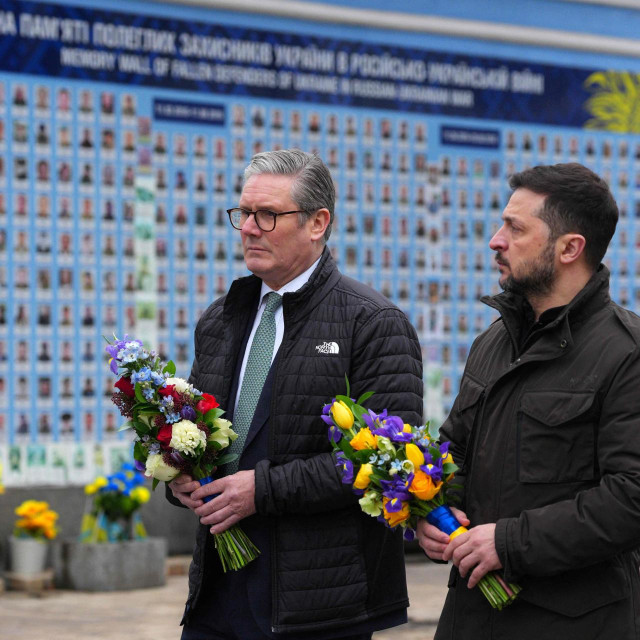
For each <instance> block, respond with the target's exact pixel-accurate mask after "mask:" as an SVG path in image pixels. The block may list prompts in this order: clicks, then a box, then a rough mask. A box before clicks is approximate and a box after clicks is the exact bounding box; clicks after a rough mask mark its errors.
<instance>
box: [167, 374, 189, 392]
mask: <svg viewBox="0 0 640 640" xmlns="http://www.w3.org/2000/svg"><path fill="white" fill-rule="evenodd" d="M166 383H167V385H172V386H173V387H175V388H176V391H177V392H178V393H186V392H187V391H189V392H191V391H192V390H193V387H192V386H191V385H190V384H189V383H188V382H187V381H186V380H185V379H184V378H167V380H166Z"/></svg>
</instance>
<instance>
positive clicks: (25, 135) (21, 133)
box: [13, 120, 29, 144]
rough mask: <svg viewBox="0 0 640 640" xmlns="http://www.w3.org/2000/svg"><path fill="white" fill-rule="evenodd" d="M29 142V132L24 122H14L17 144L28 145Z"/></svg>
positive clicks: (14, 139) (14, 137) (14, 134)
mask: <svg viewBox="0 0 640 640" xmlns="http://www.w3.org/2000/svg"><path fill="white" fill-rule="evenodd" d="M28 140H29V130H28V128H27V123H26V122H25V121H24V120H14V121H13V141H14V142H15V143H16V144H27V142H28Z"/></svg>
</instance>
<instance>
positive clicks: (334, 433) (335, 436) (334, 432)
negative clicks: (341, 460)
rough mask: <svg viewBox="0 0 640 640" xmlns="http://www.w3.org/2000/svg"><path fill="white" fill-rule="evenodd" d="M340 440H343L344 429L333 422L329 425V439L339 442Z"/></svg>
mask: <svg viewBox="0 0 640 640" xmlns="http://www.w3.org/2000/svg"><path fill="white" fill-rule="evenodd" d="M340 440H342V431H340V429H338V427H336V426H335V425H333V424H332V425H331V426H330V427H329V441H330V442H335V443H336V444H337V443H338V442H340Z"/></svg>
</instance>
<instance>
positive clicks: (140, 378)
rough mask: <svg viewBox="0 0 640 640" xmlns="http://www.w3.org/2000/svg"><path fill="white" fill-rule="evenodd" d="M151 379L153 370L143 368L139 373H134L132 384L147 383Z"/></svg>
mask: <svg viewBox="0 0 640 640" xmlns="http://www.w3.org/2000/svg"><path fill="white" fill-rule="evenodd" d="M150 378H151V369H149V367H142V369H140V370H139V371H134V372H133V373H132V374H131V383H132V384H136V383H137V382H146V381H147V380H149V379H150Z"/></svg>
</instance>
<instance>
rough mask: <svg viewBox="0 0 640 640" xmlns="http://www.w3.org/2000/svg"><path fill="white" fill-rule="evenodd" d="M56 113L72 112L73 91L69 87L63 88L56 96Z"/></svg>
mask: <svg viewBox="0 0 640 640" xmlns="http://www.w3.org/2000/svg"><path fill="white" fill-rule="evenodd" d="M56 111H57V112H58V113H62V114H67V113H69V112H70V111H71V91H69V89H67V87H61V88H60V89H58V92H57V94H56Z"/></svg>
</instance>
